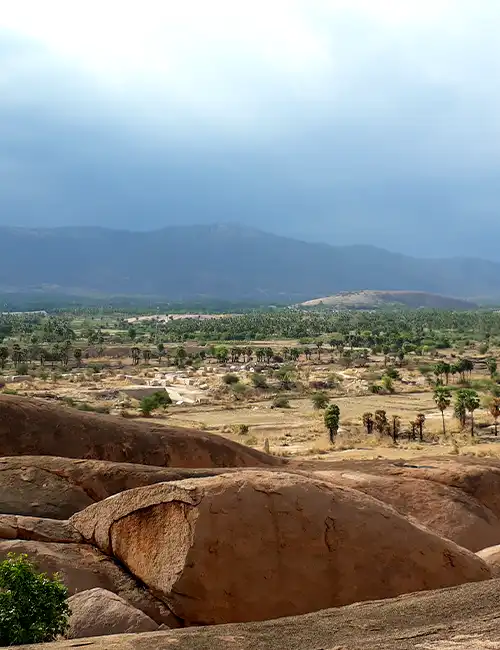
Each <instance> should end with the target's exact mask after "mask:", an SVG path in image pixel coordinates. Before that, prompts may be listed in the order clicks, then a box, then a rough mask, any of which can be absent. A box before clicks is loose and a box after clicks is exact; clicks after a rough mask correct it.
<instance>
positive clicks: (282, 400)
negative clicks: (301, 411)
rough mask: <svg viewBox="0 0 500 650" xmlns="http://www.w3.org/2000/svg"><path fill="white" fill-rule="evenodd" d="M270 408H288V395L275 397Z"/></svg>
mask: <svg viewBox="0 0 500 650" xmlns="http://www.w3.org/2000/svg"><path fill="white" fill-rule="evenodd" d="M272 408H275V409H289V408H290V401H289V399H288V397H283V396H281V397H276V398H275V399H274V400H273V404H272Z"/></svg>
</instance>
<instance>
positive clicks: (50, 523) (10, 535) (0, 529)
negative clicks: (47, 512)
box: [0, 515, 82, 543]
mask: <svg viewBox="0 0 500 650" xmlns="http://www.w3.org/2000/svg"><path fill="white" fill-rule="evenodd" d="M0 539H25V540H33V541H37V542H66V543H78V542H81V541H82V536H81V535H80V533H79V532H78V531H77V530H76V529H75V528H74V527H73V525H72V524H71V523H70V522H69V521H64V520H62V521H61V520H58V519H41V518H40V517H19V516H17V515H0Z"/></svg>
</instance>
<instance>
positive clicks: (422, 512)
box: [314, 467, 500, 551]
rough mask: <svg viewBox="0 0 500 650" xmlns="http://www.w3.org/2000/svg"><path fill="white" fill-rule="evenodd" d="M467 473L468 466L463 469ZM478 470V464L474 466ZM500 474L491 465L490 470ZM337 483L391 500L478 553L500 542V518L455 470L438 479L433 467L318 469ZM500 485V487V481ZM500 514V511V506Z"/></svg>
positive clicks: (403, 510) (401, 511) (392, 503)
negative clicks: (365, 470)
mask: <svg viewBox="0 0 500 650" xmlns="http://www.w3.org/2000/svg"><path fill="white" fill-rule="evenodd" d="M461 470H462V474H463V475H467V472H468V468H461ZM470 471H471V473H475V471H476V470H475V468H474V467H472V468H471V470H470ZM489 472H492V473H495V469H493V468H491V469H489V470H488V472H486V471H483V472H482V473H483V475H484V476H486V475H487V473H489ZM314 475H315V476H318V477H320V478H322V479H324V480H328V481H332V482H333V483H335V484H336V485H346V486H349V487H352V488H355V489H356V490H360V491H361V492H364V493H365V494H369V495H371V496H373V497H375V498H376V499H379V500H380V501H383V502H384V503H387V504H389V505H391V506H393V507H394V508H396V510H397V511H398V512H400V513H401V514H403V515H405V516H407V517H413V518H414V519H416V520H417V521H419V522H420V523H421V524H423V525H424V526H426V527H427V528H429V529H430V530H432V531H434V532H436V533H438V534H439V535H441V536H442V537H447V538H448V539H451V540H453V541H454V542H456V543H457V544H459V545H460V546H464V547H465V548H468V549H469V550H471V551H477V550H478V549H480V548H484V547H485V546H490V545H492V544H496V543H499V542H500V517H499V516H498V514H497V513H495V512H494V511H492V510H491V509H490V508H489V507H488V506H487V505H485V504H484V503H483V502H481V501H480V500H479V499H478V498H477V497H476V496H473V494H471V493H470V492H469V491H466V490H464V487H465V486H466V483H465V482H463V483H462V485H461V487H457V486H455V485H454V481H453V477H454V476H455V475H456V474H455V473H454V472H450V473H449V474H448V481H449V482H447V481H446V478H447V475H446V473H445V472H444V471H443V470H440V471H439V474H437V477H438V478H439V479H440V480H435V478H434V476H435V475H434V474H433V473H431V472H430V470H428V469H427V470H425V473H421V471H420V470H418V469H416V468H404V469H403V470H393V471H392V472H390V473H389V474H386V475H384V476H380V475H376V474H368V473H362V472H354V471H344V472H342V471H319V472H314ZM499 488H500V485H499ZM499 514H500V510H499Z"/></svg>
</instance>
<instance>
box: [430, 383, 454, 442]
mask: <svg viewBox="0 0 500 650" xmlns="http://www.w3.org/2000/svg"><path fill="white" fill-rule="evenodd" d="M434 401H435V402H436V406H437V407H438V409H439V410H440V411H441V419H442V421H443V436H445V435H446V425H445V422H444V412H445V411H446V409H447V408H448V407H449V405H450V404H451V391H450V389H449V388H446V387H445V386H437V387H436V390H435V391H434Z"/></svg>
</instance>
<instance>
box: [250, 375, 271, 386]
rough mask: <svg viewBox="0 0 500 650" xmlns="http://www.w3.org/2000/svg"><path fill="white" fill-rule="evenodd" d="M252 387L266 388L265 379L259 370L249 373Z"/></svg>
mask: <svg viewBox="0 0 500 650" xmlns="http://www.w3.org/2000/svg"><path fill="white" fill-rule="evenodd" d="M251 377H252V380H251V381H252V384H253V385H254V388H267V380H266V378H265V377H264V375H263V374H261V373H260V372H254V373H252V375H251Z"/></svg>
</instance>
